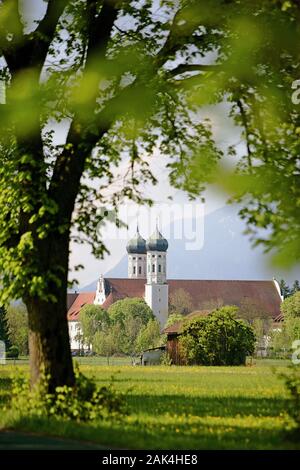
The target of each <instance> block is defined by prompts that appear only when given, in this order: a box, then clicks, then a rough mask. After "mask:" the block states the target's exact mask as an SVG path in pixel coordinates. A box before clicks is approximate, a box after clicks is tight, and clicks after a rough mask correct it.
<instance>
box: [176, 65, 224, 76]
mask: <svg viewBox="0 0 300 470" xmlns="http://www.w3.org/2000/svg"><path fill="white" fill-rule="evenodd" d="M218 70H220V66H219V65H213V64H180V65H178V66H177V67H176V68H175V69H172V70H169V74H170V75H172V76H173V77H176V75H182V74H183V73H187V72H210V71H213V72H216V71H218Z"/></svg>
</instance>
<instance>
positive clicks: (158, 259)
mask: <svg viewBox="0 0 300 470" xmlns="http://www.w3.org/2000/svg"><path fill="white" fill-rule="evenodd" d="M167 249H168V242H167V240H166V239H165V238H164V237H163V236H162V234H161V233H160V232H159V230H158V227H156V230H155V232H154V233H153V235H151V237H150V238H149V239H148V240H147V243H146V250H147V284H146V286H145V301H146V302H147V304H148V305H149V307H150V308H151V309H152V311H153V314H154V315H155V317H156V318H157V319H158V320H159V322H160V325H161V327H162V328H163V327H164V326H165V324H166V321H167V318H168V297H169V286H168V284H167Z"/></svg>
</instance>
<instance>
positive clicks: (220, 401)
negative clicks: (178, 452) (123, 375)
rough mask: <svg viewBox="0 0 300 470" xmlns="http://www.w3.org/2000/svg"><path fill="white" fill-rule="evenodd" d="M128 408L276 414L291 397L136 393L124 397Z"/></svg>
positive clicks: (222, 414)
mask: <svg viewBox="0 0 300 470" xmlns="http://www.w3.org/2000/svg"><path fill="white" fill-rule="evenodd" d="M127 403H128V405H129V409H130V410H132V411H134V412H135V413H139V412H140V413H143V414H148V415H153V414H154V413H155V412H158V413H159V414H163V413H169V414H191V415H194V416H219V417H234V416H237V415H240V416H248V415H253V416H270V417H275V416H279V415H280V414H281V413H284V412H286V411H287V409H288V407H289V405H290V400H289V399H284V398H273V397H272V398H265V397H264V398H256V397H247V396H245V397H241V396H238V397H235V396H226V397H211V396H201V397H199V396H198V397H187V396H186V395H177V394H176V395H171V394H170V395H145V394H141V395H137V394H129V395H128V396H127Z"/></svg>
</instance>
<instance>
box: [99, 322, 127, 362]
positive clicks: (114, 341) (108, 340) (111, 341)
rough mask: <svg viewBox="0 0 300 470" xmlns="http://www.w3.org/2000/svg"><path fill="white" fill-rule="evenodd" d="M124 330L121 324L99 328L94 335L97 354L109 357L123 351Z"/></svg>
mask: <svg viewBox="0 0 300 470" xmlns="http://www.w3.org/2000/svg"><path fill="white" fill-rule="evenodd" d="M122 335H123V331H122V328H121V325H120V324H118V323H117V324H116V325H110V326H107V327H106V328H104V329H103V330H98V331H96V333H95V334H94V336H93V339H92V346H93V351H95V353H96V354H100V355H103V356H106V357H107V362H108V364H109V358H110V357H111V356H113V355H114V354H117V353H121V352H122V343H123V341H122V339H123V336H122Z"/></svg>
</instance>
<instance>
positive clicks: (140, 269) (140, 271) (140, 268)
mask: <svg viewBox="0 0 300 470" xmlns="http://www.w3.org/2000/svg"><path fill="white" fill-rule="evenodd" d="M139 274H142V267H141V266H139Z"/></svg>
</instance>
